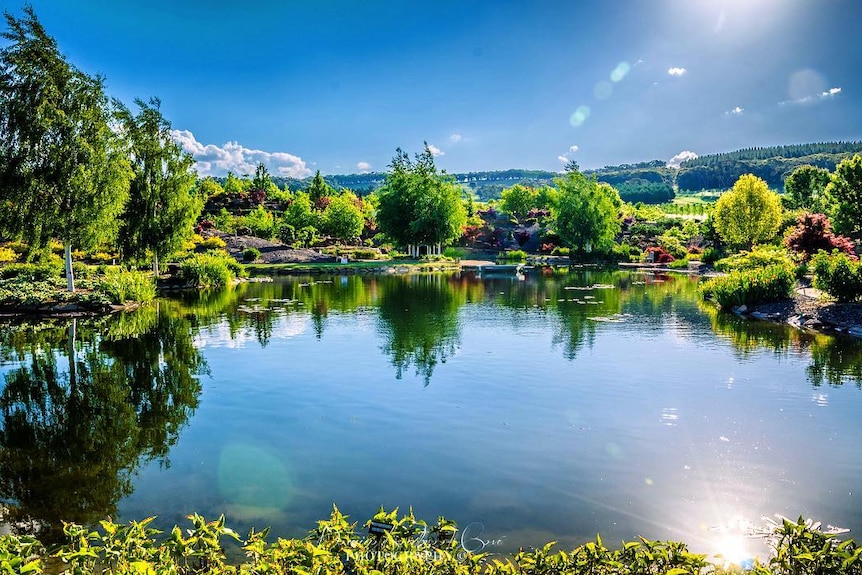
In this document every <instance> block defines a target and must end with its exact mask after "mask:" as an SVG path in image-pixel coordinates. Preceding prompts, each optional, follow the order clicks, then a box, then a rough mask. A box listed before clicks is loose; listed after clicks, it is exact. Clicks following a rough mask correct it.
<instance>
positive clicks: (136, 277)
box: [99, 268, 156, 305]
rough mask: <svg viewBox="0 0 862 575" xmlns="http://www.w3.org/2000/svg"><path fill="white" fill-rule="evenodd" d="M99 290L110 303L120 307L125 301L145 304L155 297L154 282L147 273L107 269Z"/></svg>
mask: <svg viewBox="0 0 862 575" xmlns="http://www.w3.org/2000/svg"><path fill="white" fill-rule="evenodd" d="M99 288H100V289H101V291H102V292H104V293H105V295H107V296H108V299H110V300H111V303H114V304H118V305H122V304H124V303H126V302H127V301H134V302H138V303H146V302H148V301H152V300H153V299H154V298H155V297H156V282H155V280H154V279H153V277H152V275H150V274H149V273H147V272H140V271H129V270H126V269H123V268H108V269H106V270H105V275H104V277H103V278H102V281H101V282H100V283H99Z"/></svg>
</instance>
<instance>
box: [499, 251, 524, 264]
mask: <svg viewBox="0 0 862 575" xmlns="http://www.w3.org/2000/svg"><path fill="white" fill-rule="evenodd" d="M500 258H501V259H504V260H506V261H508V262H522V261H525V260H526V259H527V252H525V251H524V250H509V251H506V252H503V253H502V254H500Z"/></svg>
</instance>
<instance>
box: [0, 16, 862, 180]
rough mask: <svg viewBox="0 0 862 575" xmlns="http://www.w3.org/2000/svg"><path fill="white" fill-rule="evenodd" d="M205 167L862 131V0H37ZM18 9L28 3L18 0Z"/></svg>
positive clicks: (476, 156)
mask: <svg viewBox="0 0 862 575" xmlns="http://www.w3.org/2000/svg"><path fill="white" fill-rule="evenodd" d="M31 4H32V6H33V7H34V9H35V10H36V13H37V15H38V16H39V19H40V20H41V22H42V24H43V25H44V26H45V28H46V29H47V31H48V32H49V34H51V35H52V36H54V37H55V38H56V39H57V42H58V44H59V47H60V50H61V51H62V52H63V53H64V54H65V55H66V56H67V58H68V59H69V60H70V62H72V63H73V64H75V65H76V66H78V67H79V68H81V69H83V70H84V71H86V72H88V73H92V74H96V73H98V74H101V75H103V76H104V77H105V79H106V85H107V90H108V92H109V94H110V95H111V96H114V97H117V98H119V99H121V100H123V101H124V102H126V103H127V104H131V102H132V101H133V99H134V98H136V97H137V98H143V99H147V98H149V97H151V96H157V97H159V98H160V99H161V101H162V110H163V112H164V114H165V116H166V117H167V118H168V119H169V120H170V121H171V123H172V125H173V127H174V128H175V129H176V130H177V132H176V137H177V139H178V140H179V141H181V142H182V143H183V145H184V147H186V149H187V150H189V151H190V152H192V153H193V154H194V155H195V157H196V159H197V160H198V161H199V163H198V169H199V172H200V173H201V174H203V175H206V174H214V175H223V174H224V173H225V172H226V171H227V170H228V169H231V170H233V171H234V172H235V173H239V174H243V173H253V169H254V165H256V164H257V162H259V161H263V162H264V163H266V164H267V165H268V166H269V168H270V171H271V172H272V173H274V174H283V175H291V176H305V175H309V174H312V173H313V172H314V170H317V169H319V170H321V172H322V173H324V174H333V173H357V172H361V171H368V170H371V171H385V169H386V165H387V164H388V163H389V162H390V160H391V158H392V156H393V154H394V151H395V148H396V147H401V148H403V149H405V150H407V151H410V152H416V151H420V150H421V148H422V142H423V141H427V142H428V143H429V144H430V145H432V146H433V147H434V148H433V149H434V150H435V151H438V152H439V155H438V156H437V163H438V165H439V166H440V167H441V168H444V169H446V170H447V171H449V172H464V171H476V170H495V169H508V168H529V169H547V170H559V169H561V168H562V166H563V164H564V162H565V161H566V160H567V158H573V159H575V160H577V161H578V163H579V164H580V165H581V167H582V168H596V167H601V166H603V165H610V164H618V163H625V162H637V161H643V160H651V159H662V160H669V159H670V158H672V157H673V156H675V155H677V154H679V153H680V152H683V151H690V152H694V153H697V154H707V153H713V152H721V151H730V150H733V149H738V148H743V147H750V146H764V145H772V144H784V143H802V142H813V141H826V140H858V139H862V74H860V73H859V69H860V68H859V63H860V62H862V39H860V36H859V32H858V26H859V23H860V22H862V2H860V1H858V0H809V1H801V0H654V1H653V0H626V1H623V0H593V1H590V2H581V1H577V0H568V1H546V0H531V1H522V2H507V1H503V0H498V1H493V2H492V1H482V2H479V1H471V0H455V1H450V0H433V1H428V2H410V1H405V2H395V1H378V0H366V1H354V2H348V1H346V0H343V1H326V0H282V1H275V0H246V1H245V2H237V1H231V2H227V1H222V0H210V1H207V2H202V1H201V2H198V1H193V0H170V1H167V0H145V1H144V0H122V1H117V0H32V2H31ZM0 5H2V6H3V8H4V9H6V10H8V11H10V12H11V13H12V14H15V15H20V14H21V8H22V6H23V3H19V2H17V1H14V0H0Z"/></svg>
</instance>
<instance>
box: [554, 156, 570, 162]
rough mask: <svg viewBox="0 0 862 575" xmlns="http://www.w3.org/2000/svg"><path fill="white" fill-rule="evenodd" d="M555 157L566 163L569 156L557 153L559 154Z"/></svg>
mask: <svg viewBox="0 0 862 575" xmlns="http://www.w3.org/2000/svg"><path fill="white" fill-rule="evenodd" d="M557 159H558V160H560V162H562V163H564V164H568V163H569V158H567V157H566V156H563V155H559V156H557Z"/></svg>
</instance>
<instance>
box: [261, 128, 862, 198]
mask: <svg viewBox="0 0 862 575" xmlns="http://www.w3.org/2000/svg"><path fill="white" fill-rule="evenodd" d="M860 152H862V141H852V142H820V143H810V144H790V145H783V146H759V147H752V148H744V149H741V150H736V151H733V152H722V153H719V154H708V155H704V156H700V157H698V158H695V159H692V160H687V161H685V162H683V163H682V165H681V166H680V168H678V169H677V168H674V167H672V166H668V164H667V162H666V161H664V160H649V161H644V162H638V163H635V164H620V165H616V166H605V167H603V168H599V169H595V170H584V174H585V175H588V176H595V177H596V179H597V180H598V181H600V182H607V183H608V184H611V185H612V186H614V187H615V188H617V190H618V191H619V192H620V196H621V197H622V199H623V200H625V201H628V202H644V203H648V204H660V203H664V202H668V201H670V200H672V199H673V197H674V195H675V193H686V192H699V191H702V190H725V189H727V188H729V187H731V186H732V185H733V183H734V182H735V181H736V180H737V179H738V178H739V176H741V175H743V174H754V175H755V176H758V177H759V178H762V179H763V180H765V181H766V183H767V184H769V186H770V187H771V188H773V189H776V190H779V191H780V190H783V189H784V179H785V178H786V177H787V176H788V175H789V174H790V172H792V171H793V170H794V169H795V168H796V167H798V166H802V165H805V164H810V165H812V166H817V167H820V168H824V169H827V170H830V171H832V170H834V169H835V166H836V165H837V164H838V163H839V162H840V161H841V160H844V159H846V158H849V157H851V156H852V155H853V154H854V153H860ZM450 175H451V177H452V178H454V179H455V181H456V182H457V183H459V184H461V186H462V187H463V188H465V189H466V190H469V191H470V192H472V193H473V194H474V195H475V196H476V197H477V198H478V199H479V200H482V201H487V200H492V199H499V198H500V194H501V192H502V191H503V190H504V189H506V188H508V187H511V186H513V185H515V184H523V185H530V186H537V187H540V186H543V185H550V184H552V183H553V180H554V178H557V177H559V176H560V174H559V173H557V172H549V171H545V170H522V169H510V170H488V171H480V172H466V173H457V174H450ZM385 177H386V174H385V173H382V172H371V173H367V174H334V175H328V176H325V180H326V183H327V184H329V185H330V186H332V187H333V188H335V189H344V188H347V189H350V190H353V191H355V192H357V193H360V194H363V195H364V194H368V193H370V192H372V191H374V190H376V189H377V188H379V187H380V186H382V185H383V182H384V181H385ZM273 181H274V182H275V183H276V184H277V185H279V186H284V185H285V184H287V186H288V187H289V188H290V189H301V188H305V187H308V185H309V182H310V181H311V178H310V177H309V178H305V179H293V178H279V177H273Z"/></svg>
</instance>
